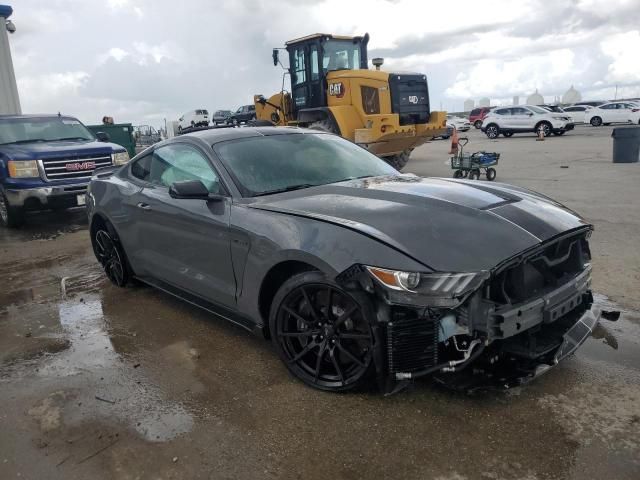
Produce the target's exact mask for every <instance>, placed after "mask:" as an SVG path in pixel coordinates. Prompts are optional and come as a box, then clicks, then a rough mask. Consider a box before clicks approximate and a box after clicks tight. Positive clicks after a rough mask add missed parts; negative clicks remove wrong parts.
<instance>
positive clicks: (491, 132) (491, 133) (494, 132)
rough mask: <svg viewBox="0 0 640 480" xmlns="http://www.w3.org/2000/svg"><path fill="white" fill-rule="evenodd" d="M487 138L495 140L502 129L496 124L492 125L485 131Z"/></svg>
mask: <svg viewBox="0 0 640 480" xmlns="http://www.w3.org/2000/svg"><path fill="white" fill-rule="evenodd" d="M484 133H485V135H486V136H487V138H490V139H491V140H495V139H496V138H498V136H499V135H500V128H499V127H498V125H496V124H495V123H490V124H489V125H487V128H486V129H485V131H484Z"/></svg>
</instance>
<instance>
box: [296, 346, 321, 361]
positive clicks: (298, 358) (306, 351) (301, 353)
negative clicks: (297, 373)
mask: <svg viewBox="0 0 640 480" xmlns="http://www.w3.org/2000/svg"><path fill="white" fill-rule="evenodd" d="M317 346H318V344H317V343H315V342H309V343H308V344H307V346H306V347H304V348H303V349H302V350H300V352H299V353H298V354H297V355H296V356H295V357H293V358H292V359H290V360H289V363H296V362H297V361H298V360H300V359H301V358H302V357H304V356H305V355H306V354H307V353H309V352H310V351H311V350H312V349H313V348H314V347H317Z"/></svg>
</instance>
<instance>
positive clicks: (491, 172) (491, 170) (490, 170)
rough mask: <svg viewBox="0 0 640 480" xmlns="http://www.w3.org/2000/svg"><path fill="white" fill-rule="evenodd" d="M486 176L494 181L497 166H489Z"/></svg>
mask: <svg viewBox="0 0 640 480" xmlns="http://www.w3.org/2000/svg"><path fill="white" fill-rule="evenodd" d="M485 175H486V177H487V180H489V181H490V182H492V181H494V180H495V178H496V169H495V168H491V167H489V168H487V172H486V174H485Z"/></svg>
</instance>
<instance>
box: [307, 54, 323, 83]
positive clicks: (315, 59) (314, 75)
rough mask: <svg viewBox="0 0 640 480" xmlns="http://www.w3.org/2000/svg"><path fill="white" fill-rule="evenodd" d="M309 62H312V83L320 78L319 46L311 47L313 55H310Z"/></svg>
mask: <svg viewBox="0 0 640 480" xmlns="http://www.w3.org/2000/svg"><path fill="white" fill-rule="evenodd" d="M309 61H310V62H311V81H312V82H313V81H315V80H318V79H319V78H320V75H319V72H318V46H317V45H311V53H310V55H309Z"/></svg>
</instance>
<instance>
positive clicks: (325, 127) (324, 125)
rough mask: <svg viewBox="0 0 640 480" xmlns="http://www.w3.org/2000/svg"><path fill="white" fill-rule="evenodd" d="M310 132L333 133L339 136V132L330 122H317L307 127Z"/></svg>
mask: <svg viewBox="0 0 640 480" xmlns="http://www.w3.org/2000/svg"><path fill="white" fill-rule="evenodd" d="M309 128H310V129H311V130H319V131H321V132H326V133H333V134H335V135H340V130H339V129H338V127H336V126H335V125H334V123H333V122H332V121H331V120H318V121H317V122H313V123H312V124H310V125H309Z"/></svg>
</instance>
